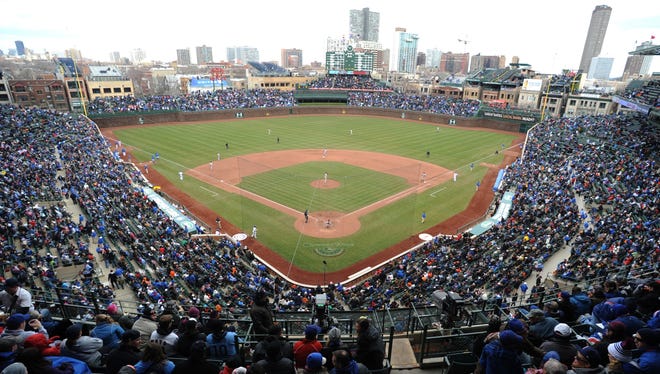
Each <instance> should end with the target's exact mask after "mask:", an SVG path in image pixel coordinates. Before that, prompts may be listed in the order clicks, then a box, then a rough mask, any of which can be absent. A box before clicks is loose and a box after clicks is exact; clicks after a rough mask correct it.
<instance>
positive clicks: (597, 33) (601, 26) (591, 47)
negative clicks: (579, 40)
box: [580, 5, 612, 73]
mask: <svg viewBox="0 0 660 374" xmlns="http://www.w3.org/2000/svg"><path fill="white" fill-rule="evenodd" d="M611 14H612V8H611V7H609V6H607V5H598V6H596V8H595V9H594V11H593V12H592V13H591V23H590V24H589V32H588V33H587V39H586V40H585V41H584V50H583V51H582V59H581V60H580V70H582V71H583V72H585V73H586V72H588V71H589V66H590V65H591V59H592V58H594V57H598V55H600V51H601V49H602V48H603V41H604V40H605V33H606V32H607V25H608V24H609V23H610V15H611Z"/></svg>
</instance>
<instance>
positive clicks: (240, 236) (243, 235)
mask: <svg viewBox="0 0 660 374" xmlns="http://www.w3.org/2000/svg"><path fill="white" fill-rule="evenodd" d="M232 239H234V240H236V241H239V242H240V241H242V240H245V239H247V234H246V233H243V232H239V233H238V234H234V235H232Z"/></svg>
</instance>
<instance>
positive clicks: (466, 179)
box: [114, 116, 515, 273]
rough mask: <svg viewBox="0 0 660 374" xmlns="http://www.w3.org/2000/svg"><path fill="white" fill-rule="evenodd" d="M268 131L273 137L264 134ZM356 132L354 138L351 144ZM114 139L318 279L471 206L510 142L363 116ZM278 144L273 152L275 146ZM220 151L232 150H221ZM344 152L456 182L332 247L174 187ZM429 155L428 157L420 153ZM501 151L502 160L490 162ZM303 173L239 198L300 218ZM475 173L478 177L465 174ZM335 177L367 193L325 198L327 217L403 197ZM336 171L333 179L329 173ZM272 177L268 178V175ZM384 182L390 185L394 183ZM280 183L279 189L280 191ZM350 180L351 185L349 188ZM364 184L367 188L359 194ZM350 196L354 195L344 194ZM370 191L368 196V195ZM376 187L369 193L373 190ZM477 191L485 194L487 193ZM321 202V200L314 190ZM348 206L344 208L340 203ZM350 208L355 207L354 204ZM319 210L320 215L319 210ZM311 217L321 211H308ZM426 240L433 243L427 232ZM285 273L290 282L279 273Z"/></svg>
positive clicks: (377, 185)
mask: <svg viewBox="0 0 660 374" xmlns="http://www.w3.org/2000/svg"><path fill="white" fill-rule="evenodd" d="M269 130H270V135H269V134H268V132H269ZM350 130H353V135H350ZM114 133H115V134H116V136H117V137H119V139H121V140H122V142H123V143H124V144H126V145H127V146H129V147H131V148H132V153H133V155H134V156H135V157H137V158H138V160H139V161H148V160H150V159H151V156H152V155H153V154H154V153H156V152H158V153H159V154H160V159H159V161H158V162H157V163H156V164H155V165H153V166H152V168H155V169H157V170H158V171H159V172H160V173H162V174H163V175H164V176H165V177H166V178H168V179H170V180H171V181H172V183H173V184H174V185H175V186H177V187H179V188H180V189H182V190H183V191H184V192H186V193H187V194H189V195H190V196H192V197H194V198H195V199H196V200H197V201H198V203H199V204H201V205H204V206H207V207H209V208H211V209H212V210H214V211H215V212H217V213H218V214H219V215H221V216H222V217H223V218H224V220H227V221H229V222H231V223H232V224H234V225H235V226H237V227H240V228H242V229H243V230H244V232H246V233H249V232H250V228H251V227H252V225H257V226H258V227H259V241H261V242H262V243H263V244H264V245H266V246H268V247H269V248H271V249H272V250H274V251H276V252H277V253H279V254H280V255H281V256H282V257H283V258H284V259H285V260H287V261H289V262H291V263H292V264H294V265H295V266H298V267H300V268H302V269H305V270H309V271H316V272H321V271H323V264H322V261H321V260H322V259H325V260H326V262H327V268H326V270H327V271H328V272H331V271H334V270H338V269H341V268H343V267H346V266H348V265H350V264H352V263H355V262H357V261H359V260H361V259H364V258H366V257H369V256H370V255H372V254H374V253H377V252H379V251H380V250H382V249H384V248H386V247H388V246H391V245H393V244H396V243H398V242H400V241H401V240H404V239H406V238H408V237H410V236H411V235H416V234H417V233H420V232H424V230H425V229H428V228H430V227H431V226H434V225H435V224H436V223H438V222H441V221H443V220H445V219H447V218H450V217H451V216H453V215H455V214H456V213H458V212H460V211H462V210H463V209H465V207H466V206H467V204H468V202H469V201H470V199H471V197H472V195H473V194H474V193H475V183H476V182H477V181H478V180H481V179H482V178H483V176H484V175H485V173H486V171H487V169H486V167H485V166H482V165H481V164H482V163H487V164H499V163H500V162H501V160H502V157H503V155H502V152H499V151H501V149H502V145H504V146H505V147H509V146H510V144H511V142H512V140H513V139H514V138H515V135H513V134H504V133H496V132H490V131H485V130H484V131H478V130H470V129H462V128H455V127H447V126H441V127H440V128H439V130H438V128H437V127H436V125H433V124H427V123H418V122H414V121H405V120H394V119H386V118H375V117H359V116H291V117H276V118H260V119H239V120H233V121H222V122H214V123H199V124H176V125H167V126H152V127H142V128H129V129H115V130H114ZM278 137H279V140H280V141H279V143H278V142H277V138H278ZM225 144H228V145H229V148H228V149H227V148H226V147H225ZM301 148H304V149H323V148H327V149H328V150H330V152H331V151H332V149H349V150H362V151H370V152H382V153H388V154H395V155H399V156H403V157H408V158H411V159H414V160H421V161H425V162H430V163H434V164H437V165H440V166H442V167H445V168H447V169H449V170H450V172H453V171H456V172H457V173H458V174H459V176H458V179H457V181H456V182H453V181H449V182H447V183H444V184H442V185H439V186H437V187H436V188H434V189H431V190H427V191H425V192H424V193H421V194H416V195H412V196H408V197H406V198H403V199H401V200H399V201H397V202H395V203H393V204H390V205H388V206H386V207H384V208H382V209H380V210H378V211H376V212H373V213H370V214H367V215H365V216H364V217H362V219H361V230H360V231H359V232H357V233H356V234H354V235H351V236H348V237H343V238H338V239H318V238H311V237H306V236H304V235H301V234H300V233H299V232H298V231H296V230H295V228H294V227H293V222H294V218H293V217H291V216H289V215H286V214H284V213H281V212H278V211H276V210H274V209H271V208H268V207H265V206H263V205H261V204H259V203H257V202H254V201H252V200H250V199H247V198H243V197H240V196H238V195H235V194H231V193H228V192H225V191H223V190H220V189H218V188H215V187H213V186H211V185H208V184H206V183H203V182H201V181H199V180H197V179H194V178H192V177H189V176H187V177H186V178H185V179H184V181H180V180H179V178H178V172H179V171H185V170H187V169H190V168H195V167H197V166H199V165H202V164H208V163H209V161H211V160H216V159H217V153H220V154H221V157H222V158H223V159H224V158H227V157H236V156H241V155H246V154H250V153H255V152H267V151H276V150H286V149H301ZM427 151H428V152H430V154H429V157H427V155H426V152H427ZM496 151H498V152H496ZM314 164H315V163H308V164H301V165H297V166H292V167H290V168H284V169H279V170H278V171H271V172H267V173H264V174H262V175H254V176H252V177H249V178H245V179H244V180H243V182H242V185H243V187H244V188H246V189H249V190H251V191H253V192H256V191H259V192H256V193H258V194H260V195H263V196H266V197H269V196H270V197H269V198H271V199H272V200H275V201H279V202H283V201H284V202H285V203H286V204H287V205H288V206H290V207H292V208H294V209H297V210H300V211H303V210H304V209H305V207H307V206H310V204H317V203H318V204H321V200H316V201H314V198H315V196H314V193H313V192H314V191H312V190H311V187H310V186H309V183H310V181H311V180H313V179H321V178H322V173H321V174H319V165H314ZM471 164H473V165H474V168H473V169H472V168H470V165H471ZM322 167H323V168H324V169H325V168H328V169H329V170H328V173H329V176H330V178H331V179H332V178H333V176H349V175H352V176H354V175H355V173H356V172H358V171H359V174H360V176H359V177H355V178H354V180H353V181H351V183H347V184H348V185H351V184H355V186H354V187H358V189H364V190H369V192H366V191H365V192H364V195H363V196H360V197H359V198H356V199H353V197H354V196H353V195H354V194H355V193H354V192H352V193H349V194H341V195H337V196H330V195H328V198H327V199H326V200H327V201H326V202H325V203H324V204H329V205H328V206H330V207H331V209H330V208H329V209H330V210H342V211H351V210H354V209H355V208H356V207H360V206H363V205H364V204H367V203H368V201H377V200H380V199H382V198H383V196H382V195H385V197H386V196H388V195H390V194H393V193H395V192H397V191H399V190H400V189H402V188H405V186H404V187H402V186H401V185H399V184H400V183H401V184H402V185H405V181H399V180H398V178H396V177H392V176H391V175H386V174H382V173H377V172H373V171H370V170H358V169H361V168H356V167H354V166H348V165H343V164H337V165H332V166H331V165H330V163H328V162H324V163H323V166H322ZM331 167H332V169H331ZM271 173H272V175H269V174H271ZM291 175H300V177H299V178H297V179H298V180H297V181H296V182H295V184H296V190H295V191H294V190H292V189H291V187H290V186H289V187H285V186H282V187H280V186H278V184H281V180H282V178H285V179H286V178H288V177H291ZM388 178H393V180H390V179H388ZM278 179H279V181H278ZM346 179H348V178H346ZM365 184H366V185H367V186H365ZM348 187H351V186H348ZM366 187H369V188H366ZM372 187H373V188H372ZM491 187H492V186H482V187H481V188H491ZM319 191H321V192H325V191H323V190H318V191H316V193H317V194H318V193H319ZM344 200H350V201H344ZM353 200H355V201H353ZM319 206H320V205H319ZM314 210H321V209H320V208H316V207H314ZM423 211H425V212H426V214H427V219H426V223H424V224H422V223H421V222H420V216H421V213H422V212H423ZM431 234H438V233H435V232H431ZM328 248H329V249H333V250H338V251H339V252H341V253H340V254H338V255H336V256H334V257H323V258H320V257H319V251H324V250H325V249H328ZM285 273H286V272H285Z"/></svg>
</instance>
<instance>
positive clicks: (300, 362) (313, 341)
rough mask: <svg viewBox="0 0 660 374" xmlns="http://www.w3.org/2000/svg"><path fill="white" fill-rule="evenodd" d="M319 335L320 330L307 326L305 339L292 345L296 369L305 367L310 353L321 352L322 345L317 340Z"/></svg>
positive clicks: (315, 326)
mask: <svg viewBox="0 0 660 374" xmlns="http://www.w3.org/2000/svg"><path fill="white" fill-rule="evenodd" d="M320 333H321V328H320V327H318V326H317V325H307V327H305V337H304V338H303V339H301V340H298V341H297V342H295V343H294V344H293V360H294V362H295V365H296V368H298V369H302V368H304V367H305V362H306V360H307V356H309V354H310V353H312V352H321V349H323V345H322V344H321V342H320V341H318V340H317V336H318V334H320Z"/></svg>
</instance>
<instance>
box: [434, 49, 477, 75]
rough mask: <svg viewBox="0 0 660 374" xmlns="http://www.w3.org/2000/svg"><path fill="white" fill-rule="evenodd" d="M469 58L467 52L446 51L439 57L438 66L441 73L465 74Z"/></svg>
mask: <svg viewBox="0 0 660 374" xmlns="http://www.w3.org/2000/svg"><path fill="white" fill-rule="evenodd" d="M469 60H470V54H469V53H451V52H446V53H443V54H442V56H441V57H440V66H439V67H438V68H439V69H440V71H441V72H443V73H449V74H461V75H465V74H467V72H468V63H469Z"/></svg>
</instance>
